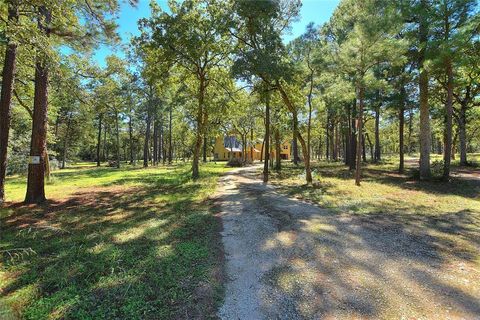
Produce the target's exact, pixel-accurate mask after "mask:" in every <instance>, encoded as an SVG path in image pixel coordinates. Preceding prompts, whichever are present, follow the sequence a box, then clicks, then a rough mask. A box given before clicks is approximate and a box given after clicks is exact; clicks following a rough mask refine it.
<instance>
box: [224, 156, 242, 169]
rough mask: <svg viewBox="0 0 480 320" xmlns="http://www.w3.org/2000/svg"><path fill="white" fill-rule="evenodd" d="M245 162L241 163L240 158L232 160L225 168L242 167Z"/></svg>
mask: <svg viewBox="0 0 480 320" xmlns="http://www.w3.org/2000/svg"><path fill="white" fill-rule="evenodd" d="M244 165H245V162H243V160H242V159H240V158H232V159H230V160H229V161H228V162H227V166H229V167H243V166H244Z"/></svg>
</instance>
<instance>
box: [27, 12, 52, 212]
mask: <svg viewBox="0 0 480 320" xmlns="http://www.w3.org/2000/svg"><path fill="white" fill-rule="evenodd" d="M50 22H51V13H50V12H49V11H48V10H47V8H45V7H44V6H41V7H40V8H39V19H38V28H39V30H40V31H41V32H43V33H45V35H46V36H47V37H48V36H49V34H50V31H49V26H48V25H49V24H50ZM44 23H45V25H44ZM47 125H48V67H47V65H46V61H45V57H40V56H37V62H36V63H35V93H34V98H33V121H32V137H31V143H30V156H31V157H33V156H35V157H39V158H40V163H29V165H28V179H27V193H26V195H25V203H41V202H44V201H45V200H46V198H45V165H46V163H47V160H46V159H45V158H46V156H47V152H46V147H47Z"/></svg>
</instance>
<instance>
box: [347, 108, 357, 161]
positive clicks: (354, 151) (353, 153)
mask: <svg viewBox="0 0 480 320" xmlns="http://www.w3.org/2000/svg"><path fill="white" fill-rule="evenodd" d="M356 107H357V106H356V100H355V105H354V106H353V108H352V116H351V128H352V134H351V137H350V138H351V139H350V151H351V152H350V165H349V169H350V170H354V169H355V163H356V160H355V159H356V158H357V129H356V123H355V117H356V111H355V109H356Z"/></svg>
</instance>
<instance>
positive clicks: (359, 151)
mask: <svg viewBox="0 0 480 320" xmlns="http://www.w3.org/2000/svg"><path fill="white" fill-rule="evenodd" d="M364 95H365V92H364V88H363V85H360V88H359V89H358V100H359V105H358V115H357V136H358V141H357V161H356V168H355V184H356V185H357V186H360V181H361V178H362V177H361V174H362V173H361V165H362V154H363V152H362V146H363V141H362V140H363V139H362V136H363V99H364Z"/></svg>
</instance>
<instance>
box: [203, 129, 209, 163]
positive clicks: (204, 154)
mask: <svg viewBox="0 0 480 320" xmlns="http://www.w3.org/2000/svg"><path fill="white" fill-rule="evenodd" d="M207 140H208V139H207V136H206V135H205V136H204V137H203V162H204V163H206V162H207Z"/></svg>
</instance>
